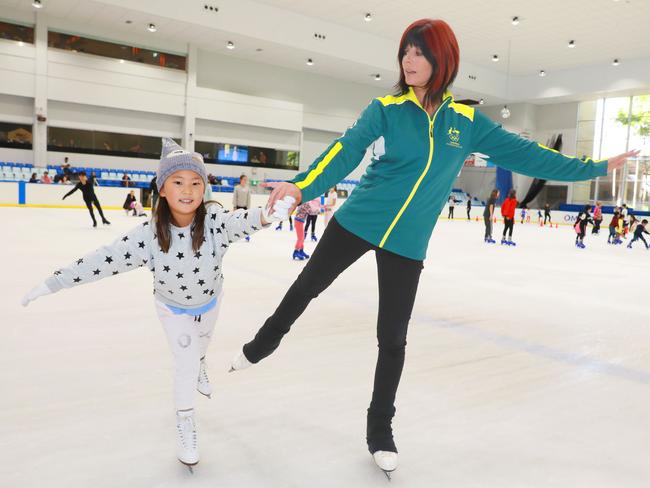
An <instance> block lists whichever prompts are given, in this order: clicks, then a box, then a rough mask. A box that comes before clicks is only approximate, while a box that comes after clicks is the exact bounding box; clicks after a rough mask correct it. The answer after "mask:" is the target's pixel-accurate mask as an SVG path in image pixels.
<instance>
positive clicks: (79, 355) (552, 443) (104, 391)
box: [0, 208, 650, 488]
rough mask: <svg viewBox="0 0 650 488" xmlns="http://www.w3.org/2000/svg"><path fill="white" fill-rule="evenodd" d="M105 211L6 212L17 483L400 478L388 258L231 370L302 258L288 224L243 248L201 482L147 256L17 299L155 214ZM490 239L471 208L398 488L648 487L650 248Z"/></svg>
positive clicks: (229, 272)
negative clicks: (389, 454) (388, 466)
mask: <svg viewBox="0 0 650 488" xmlns="http://www.w3.org/2000/svg"><path fill="white" fill-rule="evenodd" d="M107 216H108V218H109V219H110V220H111V221H112V222H113V225H112V226H110V227H108V228H107V227H104V228H102V227H100V228H98V229H96V230H93V229H92V228H91V227H90V219H89V218H88V215H87V213H86V211H85V210H55V209H35V208H27V209H26V208H1V209H0V221H1V222H2V228H3V236H2V239H1V240H0V256H1V257H2V275H1V276H2V278H0V279H1V282H0V283H1V284H0V297H1V298H0V300H1V306H2V320H1V323H2V327H1V329H0V334H1V337H2V340H1V342H0V344H1V345H0V388H1V390H0V391H1V395H0V486H2V487H21V488H26V487H66V488H73V487H75V488H76V487H93V488H100V487H129V488H135V487H176V486H188V487H219V488H224V487H261V486H264V487H329V486H343V487H355V488H356V487H371V486H372V487H376V486H387V485H386V483H388V482H387V480H386V479H385V478H384V476H383V474H382V473H381V472H379V470H378V469H377V468H375V467H374V466H373V464H372V461H371V456H370V454H369V453H368V452H367V450H366V445H365V410H366V408H367V404H368V401H369V397H370V391H371V383H372V375H373V371H374V366H375V359H376V351H377V349H376V342H375V330H374V328H375V319H376V310H377V284H376V270H375V262H374V257H373V256H372V255H371V254H368V255H367V256H365V257H364V258H363V259H362V260H360V261H359V262H358V263H356V264H355V265H354V266H352V267H351V269H349V270H348V271H347V272H345V273H344V274H343V275H341V276H340V278H339V279H338V280H337V281H336V282H335V283H334V285H333V286H332V287H331V288H330V289H329V290H327V291H326V292H325V293H323V294H322V295H321V296H320V297H319V298H318V299H316V300H315V301H314V302H312V304H311V306H310V307H309V308H308V309H307V312H306V313H305V314H304V315H303V316H302V317H301V318H300V319H299V321H298V322H297V323H296V325H295V327H294V329H293V331H292V333H291V334H290V335H288V336H287V337H286V339H285V341H284V342H283V343H282V345H281V347H280V349H279V350H278V351H277V352H276V354H274V355H273V356H271V357H270V358H268V359H267V360H265V361H263V362H261V363H260V364H258V365H256V366H254V367H252V368H250V369H248V370H245V371H241V372H237V373H233V374H228V373H227V372H226V371H227V366H228V364H229V360H230V358H231V356H232V355H233V354H234V353H235V352H236V351H237V349H238V348H239V347H240V346H241V345H242V344H243V343H244V342H246V341H248V340H249V339H250V338H251V337H252V336H253V334H254V332H255V331H256V330H257V328H258V327H259V326H261V324H262V323H263V321H264V319H265V318H266V317H267V316H268V315H269V314H271V313H272V311H273V310H274V309H275V307H276V306H277V305H278V303H279V302H280V299H281V297H282V296H283V294H284V293H285V291H286V290H287V289H288V288H289V286H290V284H291V283H292V281H293V279H294V278H295V277H296V275H297V274H298V273H299V271H300V269H301V268H302V266H303V263H300V262H294V261H291V259H290V254H291V250H292V245H293V237H294V234H293V233H290V232H289V231H288V229H287V225H286V224H285V230H284V231H282V232H276V231H274V230H265V231H263V232H260V233H258V234H256V235H255V236H254V237H253V239H252V242H251V243H249V244H246V243H238V244H237V245H234V246H232V247H231V250H230V251H229V253H228V254H227V257H226V263H225V279H226V292H225V301H224V305H223V308H222V314H221V320H220V321H219V324H218V325H217V332H216V334H215V337H214V340H213V343H212V345H211V347H210V352H209V357H208V363H209V373H210V377H211V381H212V383H213V385H214V389H215V393H214V394H213V397H212V400H208V399H206V398H203V397H197V405H198V426H199V434H200V438H199V440H200V448H201V462H200V464H199V465H198V466H197V468H196V470H195V474H194V475H193V476H192V475H190V474H189V473H188V472H187V470H185V469H183V468H182V467H181V466H180V464H179V463H178V461H176V458H175V455H174V411H173V406H172V394H171V388H172V374H171V371H172V365H171V354H170V353H169V351H168V349H167V344H166V341H165V337H164V335H163V332H162V330H161V326H160V324H159V323H158V321H157V318H156V316H155V313H154V309H153V306H152V304H153V298H152V294H151V289H152V286H151V282H152V278H151V275H150V273H149V272H148V271H147V270H145V269H140V270H136V271H133V272H131V273H127V274H124V275H119V276H116V277H112V278H110V279H105V280H103V281H100V282H98V283H95V284H91V285H88V286H81V287H78V288H75V289H72V290H63V291H61V292H60V293H58V294H56V295H52V296H47V297H44V298H42V299H40V300H38V301H36V302H34V303H32V304H31V305H30V306H29V307H28V308H22V307H21V306H20V304H19V300H20V297H21V296H22V295H23V294H24V293H25V292H26V291H28V290H29V289H30V288H31V287H32V286H34V285H36V284H37V283H39V282H40V281H41V280H43V279H44V278H45V277H46V276H48V275H49V273H51V272H52V271H53V270H54V269H55V268H56V267H57V266H60V265H63V264H67V263H69V262H70V261H72V260H74V259H75V258H77V257H79V256H80V255H81V254H83V253H85V252H87V251H90V250H92V249H94V248H95V247H97V246H99V245H101V244H103V243H107V242H109V241H111V240H112V239H114V238H115V237H117V236H119V235H120V233H121V232H124V231H125V230H127V229H129V228H130V227H132V226H134V225H135V224H136V223H137V220H136V219H135V218H134V217H126V216H125V215H124V214H123V213H121V212H118V211H109V212H107ZM318 226H319V229H318V231H319V234H320V232H321V231H322V220H319V223H318ZM500 231H501V225H497V226H496V234H498V233H500ZM482 233H483V227H482V224H481V223H477V222H474V221H472V222H467V221H463V220H457V221H454V222H447V221H441V222H440V223H439V224H438V226H437V228H436V229H435V231H434V234H433V238H432V240H431V245H430V247H429V252H428V255H429V257H428V259H427V261H426V263H425V269H424V272H423V275H422V278H421V281H420V289H419V295H418V300H417V302H416V305H415V310H414V312H413V317H412V321H411V325H410V332H409V339H408V347H407V359H406V366H405V369H404V374H403V377H402V383H401V385H400V389H399V392H398V402H397V409H398V413H397V417H396V420H395V422H394V428H395V439H396V442H397V446H398V448H399V450H400V466H399V468H398V470H397V471H396V472H395V474H394V475H393V481H392V485H393V486H401V487H409V488H411V487H482V488H483V487H495V488H509V487H526V488H530V487H544V488H549V487H562V488H565V487H571V488H575V487H590V488H593V487H625V488H632V487H647V486H649V485H650V462H649V458H648V454H649V453H650V420H649V419H650V309H649V303H648V286H647V285H648V272H649V271H650V266H649V263H650V251H645V250H642V249H641V246H640V245H637V247H636V249H633V250H631V251H630V250H627V249H625V248H624V247H622V246H619V247H614V248H613V247H610V246H607V244H606V243H605V240H606V235H600V236H597V237H592V236H591V235H588V236H587V239H586V241H585V242H586V244H587V249H585V250H579V249H576V248H575V247H574V245H573V240H574V234H573V231H572V229H571V228H569V227H560V228H559V229H549V228H539V227H538V226H536V225H524V226H522V225H516V226H515V240H516V241H517V242H518V244H519V245H518V246H517V247H516V248H510V247H509V248H504V247H501V246H499V245H498V244H497V245H493V246H487V245H485V244H484V243H483V239H482ZM313 247H314V245H313V244H311V243H307V247H306V250H307V252H308V253H309V252H310V251H311V250H312V249H313Z"/></svg>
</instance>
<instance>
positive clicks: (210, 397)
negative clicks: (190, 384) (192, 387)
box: [196, 388, 212, 400]
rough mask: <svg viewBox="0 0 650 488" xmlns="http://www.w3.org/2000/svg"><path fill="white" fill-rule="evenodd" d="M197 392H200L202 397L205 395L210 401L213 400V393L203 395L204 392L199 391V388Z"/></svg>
mask: <svg viewBox="0 0 650 488" xmlns="http://www.w3.org/2000/svg"><path fill="white" fill-rule="evenodd" d="M196 391H198V392H199V393H200V394H201V395H203V396H204V397H208V398H209V399H210V400H212V393H203V392H202V391H201V390H199V389H198V388H197V389H196Z"/></svg>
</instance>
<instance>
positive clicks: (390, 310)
mask: <svg viewBox="0 0 650 488" xmlns="http://www.w3.org/2000/svg"><path fill="white" fill-rule="evenodd" d="M370 250H374V251H375V258H376V260H377V276H378V281H379V311H378V318H377V340H378V343H379V355H378V358H377V365H376V368H375V379H374V389H373V392H372V400H371V402H370V408H369V409H368V429H367V442H368V448H369V450H370V452H375V451H378V450H385V451H395V452H396V448H395V444H394V442H393V436H392V431H391V427H390V422H391V419H392V417H393V416H394V415H395V406H394V403H395V394H396V393H397V387H398V386H399V380H400V376H401V375H402V367H403V366H404V353H405V348H406V332H407V329H408V323H409V320H410V318H411V311H412V309H413V303H414V302H415V295H416V293H417V288H418V282H419V279H420V273H421V271H422V267H423V266H422V261H416V260H413V259H408V258H405V257H402V256H399V255H397V254H394V253H391V252H388V251H385V250H383V249H378V248H377V247H376V246H373V245H372V244H370V243H368V242H366V241H364V240H363V239H361V238H359V237H357V236H356V235H354V234H352V233H351V232H348V231H347V230H345V229H344V228H343V227H341V225H340V224H339V223H338V222H337V221H336V217H333V218H332V220H331V221H330V223H329V225H328V226H327V227H326V228H325V232H324V234H323V237H322V238H321V240H320V242H319V243H318V245H317V246H316V249H315V250H314V252H313V253H312V255H311V258H310V259H309V261H308V262H307V265H306V266H305V267H304V268H303V270H302V272H301V273H300V275H299V276H298V278H297V279H296V281H294V283H293V284H292V285H291V287H290V288H289V291H287V293H286V295H285V296H284V298H283V299H282V302H280V305H279V306H278V308H277V309H276V310H275V312H274V313H273V315H271V316H270V317H269V318H268V319H267V320H266V322H265V323H264V325H263V326H262V328H261V329H260V330H259V331H258V332H257V334H256V335H255V338H254V339H253V340H252V341H251V342H249V343H248V344H246V345H245V346H244V354H245V356H246V358H247V359H248V360H249V361H251V362H252V363H257V362H259V361H260V360H262V359H264V358H265V357H267V356H269V355H270V354H271V353H272V352H273V351H275V349H277V347H278V346H279V345H280V341H281V340H282V338H283V337H284V335H285V334H286V333H287V332H289V330H290V329H291V326H292V325H293V323H294V322H295V321H296V320H297V319H298V317H300V315H302V313H303V312H304V311H305V309H306V308H307V305H309V302H311V300H312V299H314V298H316V297H317V296H318V295H319V294H320V293H322V292H323V291H325V290H326V289H327V287H328V286H329V285H330V284H332V282H333V281H334V280H335V279H336V278H337V276H338V275H339V274H341V273H342V272H343V271H345V270H346V269H347V268H348V267H349V266H350V265H352V264H353V263H354V262H355V261H356V260H357V259H359V258H360V257H361V256H363V255H364V254H365V253H367V252H368V251H370Z"/></svg>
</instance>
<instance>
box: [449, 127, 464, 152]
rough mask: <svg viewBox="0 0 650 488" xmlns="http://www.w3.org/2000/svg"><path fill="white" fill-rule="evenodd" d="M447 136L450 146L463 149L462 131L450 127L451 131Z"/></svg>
mask: <svg viewBox="0 0 650 488" xmlns="http://www.w3.org/2000/svg"><path fill="white" fill-rule="evenodd" d="M447 135H448V136H449V141H448V142H447V145H448V146H452V147H457V148H462V147H463V146H461V145H460V131H459V130H458V129H454V128H453V127H450V128H449V130H448V131H447Z"/></svg>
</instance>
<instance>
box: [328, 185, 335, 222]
mask: <svg viewBox="0 0 650 488" xmlns="http://www.w3.org/2000/svg"><path fill="white" fill-rule="evenodd" d="M335 208H336V187H332V188H330V191H329V193H328V194H327V200H326V202H325V227H327V224H329V221H330V219H331V218H332V215H334V209H335Z"/></svg>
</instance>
